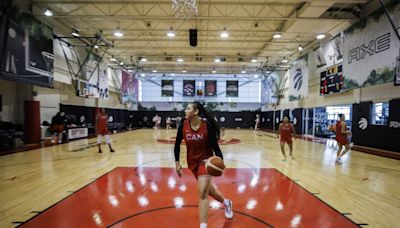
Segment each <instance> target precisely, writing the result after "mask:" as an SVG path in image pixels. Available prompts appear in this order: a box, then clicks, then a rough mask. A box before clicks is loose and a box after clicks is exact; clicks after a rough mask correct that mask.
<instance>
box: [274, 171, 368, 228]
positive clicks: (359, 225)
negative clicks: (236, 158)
mask: <svg viewBox="0 0 400 228" xmlns="http://www.w3.org/2000/svg"><path fill="white" fill-rule="evenodd" d="M271 169H275V170H276V171H277V172H279V173H280V174H282V175H283V176H285V177H287V178H288V179H289V180H290V181H292V182H293V183H295V184H296V185H298V186H299V187H300V188H302V189H304V190H305V191H306V192H307V193H308V194H310V195H312V196H313V197H314V198H316V199H317V200H319V201H321V203H323V204H325V205H327V206H328V207H330V208H331V209H333V210H334V211H336V212H337V213H338V214H340V215H341V216H342V217H344V218H346V219H347V220H349V221H350V222H351V223H353V224H354V225H356V226H358V227H361V224H362V225H368V223H356V222H355V221H353V220H352V219H350V218H348V217H347V216H344V215H343V213H342V212H340V211H339V210H337V209H336V208H334V207H333V206H331V205H329V204H328V203H326V202H325V201H324V200H322V199H321V198H319V197H317V196H316V195H314V194H313V193H311V192H310V191H308V190H307V189H306V188H305V187H303V186H301V185H300V184H299V183H297V181H300V180H297V181H294V180H292V178H290V177H288V176H286V175H285V174H284V173H282V172H281V171H279V170H277V169H276V168H271ZM318 194H319V193H318ZM347 213H349V212H347ZM350 214H351V213H350Z"/></svg>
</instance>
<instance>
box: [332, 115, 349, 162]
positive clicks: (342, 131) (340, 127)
mask: <svg viewBox="0 0 400 228" xmlns="http://www.w3.org/2000/svg"><path fill="white" fill-rule="evenodd" d="M345 120H346V119H345V115H344V114H339V120H338V121H337V122H336V125H335V133H336V141H337V143H338V146H339V149H338V151H337V153H336V163H338V164H341V163H342V157H343V155H345V154H346V153H347V152H348V151H349V150H350V145H349V141H348V140H347V136H348V135H351V132H350V131H347V130H346V122H345ZM343 146H345V147H346V149H344V151H343V152H341V151H342V148H343Z"/></svg>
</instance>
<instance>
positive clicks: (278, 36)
mask: <svg viewBox="0 0 400 228" xmlns="http://www.w3.org/2000/svg"><path fill="white" fill-rule="evenodd" d="M272 37H273V38H274V39H279V38H282V34H280V33H275V34H274V35H273V36H272Z"/></svg>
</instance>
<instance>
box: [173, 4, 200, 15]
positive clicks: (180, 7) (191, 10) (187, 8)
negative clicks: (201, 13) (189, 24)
mask: <svg viewBox="0 0 400 228" xmlns="http://www.w3.org/2000/svg"><path fill="white" fill-rule="evenodd" d="M197 13H198V11H197V4H196V0H172V14H173V15H174V16H175V17H186V18H188V17H194V16H197Z"/></svg>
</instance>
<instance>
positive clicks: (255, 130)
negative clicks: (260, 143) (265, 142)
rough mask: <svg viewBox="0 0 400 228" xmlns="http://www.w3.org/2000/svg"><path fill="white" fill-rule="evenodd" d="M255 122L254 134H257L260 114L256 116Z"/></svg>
mask: <svg viewBox="0 0 400 228" xmlns="http://www.w3.org/2000/svg"><path fill="white" fill-rule="evenodd" d="M255 122H256V124H255V125H254V132H258V131H259V130H260V114H257V115H256V119H255Z"/></svg>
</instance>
